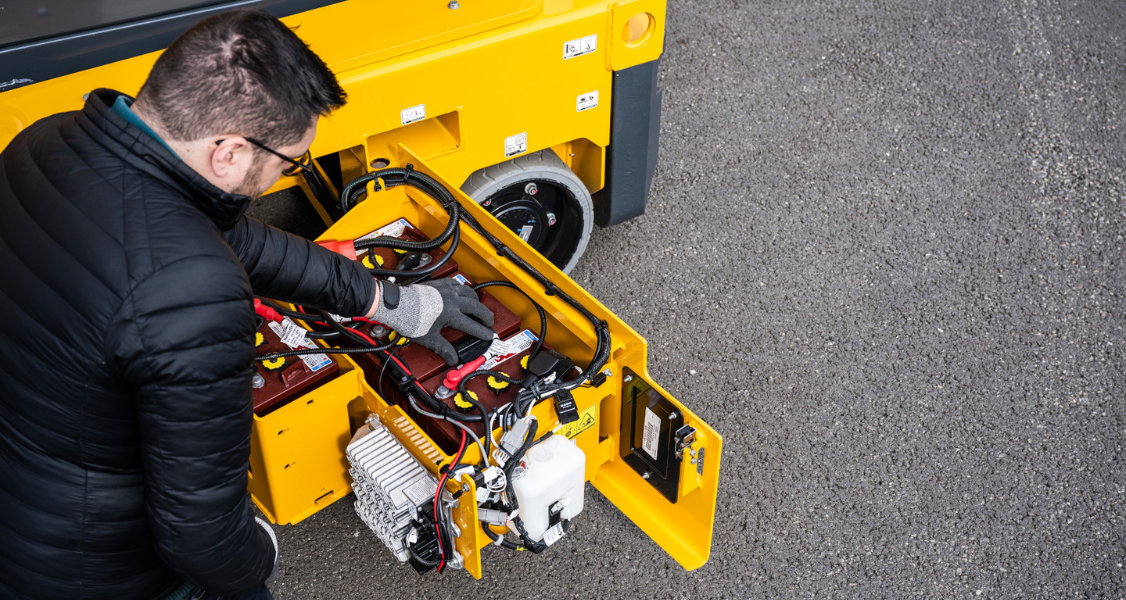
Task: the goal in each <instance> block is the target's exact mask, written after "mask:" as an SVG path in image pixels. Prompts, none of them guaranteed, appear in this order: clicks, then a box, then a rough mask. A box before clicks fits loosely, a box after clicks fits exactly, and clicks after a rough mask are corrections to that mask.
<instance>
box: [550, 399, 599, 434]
mask: <svg viewBox="0 0 1126 600" xmlns="http://www.w3.org/2000/svg"><path fill="white" fill-rule="evenodd" d="M597 422H598V405H597V404H592V405H590V406H589V407H587V409H586V410H584V411H583V412H582V414H580V415H579V420H578V421H575V422H574V423H568V424H567V425H564V426H563V427H562V428H561V429H560V430H559V434H560V435H565V436H567V439H572V440H573V439H575V436H577V435H579V434H580V433H582V432H584V431H586V430H587V429H590V428H591V427H594V424H595V423H597Z"/></svg>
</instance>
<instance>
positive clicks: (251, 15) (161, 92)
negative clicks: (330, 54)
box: [137, 9, 347, 147]
mask: <svg viewBox="0 0 1126 600" xmlns="http://www.w3.org/2000/svg"><path fill="white" fill-rule="evenodd" d="M137 100H138V101H139V102H140V103H141V104H142V105H143V106H144V108H145V110H146V112H147V113H150V114H152V116H153V117H155V118H156V119H157V120H159V122H160V123H159V125H160V128H161V129H163V133H165V134H167V135H168V136H169V137H171V138H172V139H174V140H177V141H182V142H189V141H193V140H198V139H201V138H204V137H207V136H211V135H221V134H239V135H244V136H249V137H254V138H257V139H260V140H262V142H263V143H266V144H269V145H273V146H275V147H277V146H286V145H289V144H294V143H297V142H298V141H300V140H301V138H302V136H304V134H305V132H306V131H308V130H309V127H311V126H312V124H313V119H314V118H315V117H316V116H317V115H328V114H329V113H330V112H332V111H333V110H335V109H337V108H340V107H341V106H344V103H345V102H346V100H347V94H345V93H344V90H343V89H341V87H340V84H339V83H338V82H337V81H336V76H335V75H333V73H332V71H330V70H329V68H328V66H327V65H326V64H325V63H324V61H323V60H321V58H320V57H319V56H317V55H316V54H314V53H313V51H312V50H310V49H309V46H307V45H306V44H305V42H303V41H301V38H298V37H297V35H296V34H295V33H293V31H292V30H290V29H289V28H288V27H286V26H285V24H284V23H282V22H281V21H279V20H277V19H276V18H274V17H273V16H272V15H270V14H269V13H267V12H265V11H262V10H257V9H251V10H233V11H230V12H224V13H220V14H218V15H214V16H211V17H208V18H206V19H204V20H202V21H200V22H199V23H197V24H196V25H195V26H194V27H192V28H191V29H189V30H187V31H186V32H184V34H183V35H181V36H180V37H179V38H177V39H176V41H174V42H172V45H171V46H169V47H168V49H167V50H165V51H164V54H161V55H160V58H158V59H157V60H156V64H155V65H153V68H152V71H151V72H150V73H149V77H148V80H146V81H145V85H144V86H142V87H141V91H140V92H139V93H138V94H137Z"/></svg>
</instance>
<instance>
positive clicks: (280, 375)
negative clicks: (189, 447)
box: [251, 317, 340, 417]
mask: <svg viewBox="0 0 1126 600" xmlns="http://www.w3.org/2000/svg"><path fill="white" fill-rule="evenodd" d="M267 325H268V326H267ZM304 331H305V330H304V329H302V328H301V327H300V326H298V325H297V324H296V323H294V322H293V321H292V320H291V319H289V318H288V317H286V318H284V319H283V320H282V322H281V323H277V322H274V321H268V322H267V323H266V325H263V326H262V327H261V328H259V329H258V331H257V333H255V334H254V338H255V339H254V343H255V348H254V354H255V356H266V355H267V354H273V353H275V352H288V351H290V350H295V349H303V348H316V345H314V344H313V343H312V342H311V341H310V340H309V338H307V337H304V334H303V332H304ZM282 336H285V339H286V341H289V342H290V343H289V344H287V343H285V341H282ZM254 368H255V369H256V374H255V377H254V381H253V388H252V390H251V398H252V401H253V404H254V413H255V414H256V415H258V416H260V417H261V416H263V415H266V414H269V413H270V412H272V411H275V410H277V409H279V408H281V407H282V406H285V404H286V403H288V402H289V401H291V400H294V399H296V398H299V397H301V396H302V395H304V394H305V393H307V392H308V391H309V390H311V389H313V388H315V387H317V386H319V385H321V384H322V383H324V382H325V381H326V380H328V379H332V378H333V377H334V376H335V375H336V372H337V371H338V370H339V369H340V368H339V367H338V366H337V365H336V362H335V361H333V360H332V359H331V358H329V357H328V356H326V355H324V354H307V355H304V356H286V357H283V358H277V359H274V360H270V361H254Z"/></svg>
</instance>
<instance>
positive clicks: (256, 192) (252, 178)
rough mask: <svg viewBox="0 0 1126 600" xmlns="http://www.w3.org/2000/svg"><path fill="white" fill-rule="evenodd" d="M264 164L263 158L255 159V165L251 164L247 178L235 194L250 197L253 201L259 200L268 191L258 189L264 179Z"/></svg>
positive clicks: (236, 189) (235, 190)
mask: <svg viewBox="0 0 1126 600" xmlns="http://www.w3.org/2000/svg"><path fill="white" fill-rule="evenodd" d="M264 162H265V161H264V160H263V159H262V158H261V157H255V159H254V163H253V164H251V165H250V168H249V169H247V171H246V177H245V178H244V179H243V180H242V183H241V184H240V185H239V186H238V187H237V188H235V189H234V193H235V194H239V195H242V196H250V199H251V200H257V199H258V197H259V196H261V195H262V194H264V193H265V192H266V190H263V189H259V187H258V182H259V180H260V179H261V178H262V164H263V163H264ZM267 189H268V188H267Z"/></svg>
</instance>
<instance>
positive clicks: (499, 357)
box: [480, 329, 540, 370]
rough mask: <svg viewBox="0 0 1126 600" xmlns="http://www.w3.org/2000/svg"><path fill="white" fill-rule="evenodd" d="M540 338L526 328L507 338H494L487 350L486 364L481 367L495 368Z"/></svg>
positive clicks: (484, 368)
mask: <svg viewBox="0 0 1126 600" xmlns="http://www.w3.org/2000/svg"><path fill="white" fill-rule="evenodd" d="M538 339H540V338H538V337H536V336H535V335H533V334H532V331H531V330H530V329H525V330H524V331H521V332H520V333H517V334H515V335H513V336H511V337H509V338H508V339H507V340H502V339H499V338H497V339H494V340H493V344H492V345H491V346H489V349H488V350H486V351H485V364H483V365H481V367H480V368H481V369H483V370H491V369H495V368H496V367H497V365H499V364H500V363H502V362H504V361H506V360H508V359H510V358H512V357H513V356H516V355H517V354H520V353H521V352H523V351H525V350H527V349H529V348H531V347H532V344H534V343H536V340H538Z"/></svg>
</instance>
